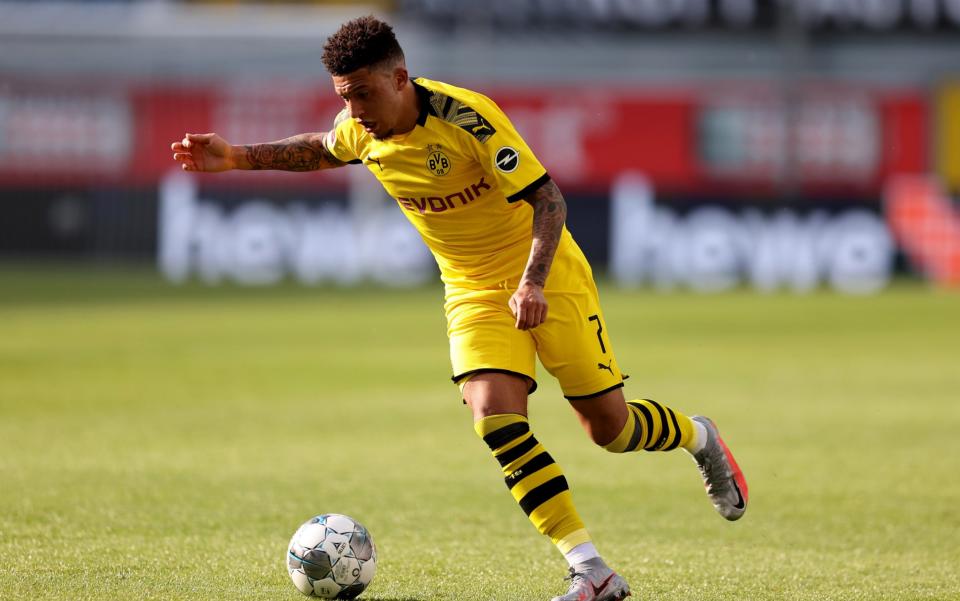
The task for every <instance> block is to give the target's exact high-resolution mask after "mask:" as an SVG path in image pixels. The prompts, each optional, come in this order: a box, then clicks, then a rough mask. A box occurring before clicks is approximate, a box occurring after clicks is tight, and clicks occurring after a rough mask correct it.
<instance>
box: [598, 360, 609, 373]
mask: <svg viewBox="0 0 960 601" xmlns="http://www.w3.org/2000/svg"><path fill="white" fill-rule="evenodd" d="M597 369H605V370H607V371H608V372H610V373H611V374H613V359H610V361H608V362H607V364H606V365H604V364H603V363H597Z"/></svg>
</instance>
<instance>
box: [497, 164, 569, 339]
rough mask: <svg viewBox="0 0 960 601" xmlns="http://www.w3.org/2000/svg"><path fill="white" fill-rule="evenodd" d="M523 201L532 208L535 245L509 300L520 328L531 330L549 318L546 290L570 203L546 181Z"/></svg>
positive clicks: (531, 248) (531, 247) (558, 190)
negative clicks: (544, 289) (544, 291)
mask: <svg viewBox="0 0 960 601" xmlns="http://www.w3.org/2000/svg"><path fill="white" fill-rule="evenodd" d="M523 200H524V201H525V202H527V203H529V204H530V206H532V207H533V244H532V245H531V246H530V258H529V259H528V260H527V267H526V268H525V269H524V270H523V277H522V278H520V285H519V286H518V287H517V291H516V292H514V293H513V296H511V297H510V309H511V310H512V311H513V314H514V315H516V316H517V328H518V329H521V330H529V329H531V328H535V327H537V326H538V325H540V324H541V323H543V322H544V321H545V320H546V319H547V299H546V297H545V296H544V294H543V288H544V286H546V284H547V276H548V275H549V274H550V265H551V264H553V256H554V255H555V254H556V252H557V246H558V245H559V244H560V236H561V234H562V233H563V224H564V222H565V221H566V219H567V203H566V202H565V201H564V200H563V195H562V194H561V193H560V188H558V187H557V184H555V183H554V182H553V180H547V182H546V183H544V184H543V185H542V186H540V187H538V188H537V189H536V190H535V191H534V192H533V193H531V194H530V195H529V196H527V197H526V198H524V199H523Z"/></svg>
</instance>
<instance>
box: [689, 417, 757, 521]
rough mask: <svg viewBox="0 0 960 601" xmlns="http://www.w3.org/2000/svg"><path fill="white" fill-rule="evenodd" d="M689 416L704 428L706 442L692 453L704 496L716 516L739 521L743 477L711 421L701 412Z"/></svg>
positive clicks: (742, 506)
mask: <svg viewBox="0 0 960 601" xmlns="http://www.w3.org/2000/svg"><path fill="white" fill-rule="evenodd" d="M690 419H692V420H693V421H695V422H697V423H699V424H702V425H703V427H704V428H706V429H707V443H706V445H705V446H704V447H703V449H701V450H700V452H699V453H693V460H694V461H696V462H697V468H698V469H699V470H700V475H701V476H702V477H703V485H704V486H705V487H706V489H707V496H708V497H710V501H711V502H712V503H713V506H714V507H715V508H716V510H717V512H719V513H720V515H722V516H723V517H725V518H727V519H728V520H730V521H734V520H739V519H740V518H741V517H742V516H743V512H745V511H746V510H747V480H746V479H745V478H744V477H743V472H742V471H740V467H739V466H738V465H737V462H736V460H735V459H734V458H733V453H731V452H730V449H729V448H727V445H726V444H724V442H723V439H722V438H720V432H718V431H717V427H716V426H715V425H714V424H713V422H712V421H710V419H708V418H706V417H703V416H702V415H695V416H693V417H691V418H690Z"/></svg>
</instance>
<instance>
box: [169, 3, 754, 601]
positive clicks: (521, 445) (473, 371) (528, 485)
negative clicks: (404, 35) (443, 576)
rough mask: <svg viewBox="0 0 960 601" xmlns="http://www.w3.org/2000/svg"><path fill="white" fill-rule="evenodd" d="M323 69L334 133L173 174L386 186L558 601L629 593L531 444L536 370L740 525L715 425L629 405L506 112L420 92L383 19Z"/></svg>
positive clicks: (576, 258) (626, 448)
mask: <svg viewBox="0 0 960 601" xmlns="http://www.w3.org/2000/svg"><path fill="white" fill-rule="evenodd" d="M323 63H324V65H325V66H326V68H327V70H328V71H329V72H330V73H331V75H332V77H333V86H334V89H335V90H336V93H337V94H338V95H339V96H340V97H341V98H342V99H343V101H344V103H345V105H346V106H345V108H344V109H343V110H342V111H341V112H340V114H339V115H338V116H337V117H336V119H335V121H334V124H333V129H332V130H330V131H328V132H325V133H306V134H300V135H297V136H293V137H291V138H286V139H284V140H279V141H276V142H270V143H266V144H251V145H246V146H233V145H230V144H229V143H227V142H226V141H225V140H224V139H223V138H221V137H220V136H218V135H216V134H213V133H205V134H191V133H188V134H186V135H185V137H184V138H183V140H182V141H180V142H176V143H174V144H173V145H172V148H173V152H174V155H173V156H174V159H175V160H177V161H179V162H180V163H181V165H182V167H183V169H185V170H187V171H225V170H228V169H283V170H289V171H310V170H315V169H331V168H334V167H342V166H344V165H347V164H351V163H355V164H363V165H364V166H365V167H366V168H367V169H369V170H370V172H371V173H372V174H373V175H374V177H376V178H377V179H378V180H380V182H381V183H382V184H383V186H384V188H386V190H387V192H388V193H389V194H390V196H392V197H393V198H395V199H396V201H397V204H398V205H399V209H400V210H401V211H403V213H404V215H406V216H407V218H408V219H409V220H410V222H411V223H412V224H413V225H414V227H416V228H417V230H418V231H419V232H420V235H421V236H422V237H423V240H424V242H425V243H426V244H427V246H428V247H429V248H430V250H431V251H432V253H433V255H434V257H435V258H436V261H437V264H438V265H439V267H440V272H441V278H442V280H443V282H444V284H445V305H444V309H445V311H446V317H447V334H448V336H449V339H450V359H451V362H452V365H453V381H454V383H456V384H457V385H459V387H460V389H461V393H462V396H463V399H464V400H465V401H466V403H467V404H468V405H469V406H470V408H471V410H472V412H473V419H474V429H475V430H476V433H477V434H478V435H479V436H480V437H481V438H482V439H483V441H484V442H485V443H486V444H487V445H488V446H489V447H490V450H491V451H492V452H493V456H494V458H495V459H496V460H497V462H498V463H499V464H500V467H501V468H502V470H503V475H504V476H505V481H506V484H507V487H508V488H509V489H510V492H511V494H512V495H513V497H514V499H516V501H517V502H518V503H519V505H520V507H521V508H522V509H523V511H524V512H526V514H527V516H529V518H530V521H531V522H533V525H534V526H535V527H536V528H537V530H539V531H540V532H541V533H543V534H545V535H547V536H549V537H550V539H551V540H552V541H553V543H554V544H555V545H556V546H557V548H558V549H559V550H560V551H561V552H562V553H563V554H564V556H565V557H566V559H567V561H568V563H569V565H570V569H569V571H570V576H569V579H570V585H569V590H568V591H567V593H566V594H565V595H562V596H560V597H556V598H554V600H553V601H611V600H615V599H616V600H619V599H623V598H624V597H626V596H628V595H629V594H630V589H629V586H628V585H627V583H626V582H625V581H624V579H623V578H621V577H620V576H619V575H618V574H616V573H615V572H614V571H613V570H612V569H610V567H608V566H607V564H606V563H605V562H604V561H603V559H601V557H600V555H599V553H598V552H597V549H596V547H595V546H594V544H593V541H592V539H591V537H590V534H589V533H588V532H587V529H586V527H585V526H584V524H583V521H582V520H581V519H580V516H579V515H578V514H577V510H576V508H575V507H574V504H573V498H572V496H571V493H570V490H569V487H568V485H567V481H566V479H565V478H564V476H563V472H562V470H561V469H560V466H559V465H557V463H556V462H555V461H554V460H553V458H552V457H551V456H550V454H549V453H547V451H546V450H545V449H544V447H543V445H542V444H541V443H540V442H538V441H537V439H536V438H535V437H534V435H533V433H532V432H531V430H530V425H529V423H528V421H527V396H528V395H529V394H530V393H532V392H533V391H534V390H535V389H536V387H537V384H536V379H535V370H534V361H535V357H536V356H539V357H540V360H541V362H542V363H543V365H544V367H546V368H547V370H548V371H549V372H550V373H551V374H552V375H553V376H554V377H556V378H557V379H558V380H559V382H560V386H561V387H562V389H563V394H564V395H565V396H566V398H567V399H568V400H569V402H570V405H571V406H572V407H573V410H574V411H575V412H576V414H577V416H578V417H579V419H580V422H581V424H582V425H583V427H584V429H585V430H586V431H587V433H588V435H589V436H590V438H591V439H592V440H593V442H594V443H596V444H597V445H600V446H602V447H603V448H604V449H606V450H608V451H610V452H613V453H627V452H632V451H640V450H646V451H671V450H673V449H676V448H683V449H685V450H686V451H687V452H689V453H690V454H691V455H692V456H693V459H694V460H695V461H696V464H697V466H698V467H699V469H700V472H701V475H702V478H703V481H704V484H705V486H706V489H707V494H708V496H709V498H710V500H711V501H712V503H713V505H714V507H715V508H716V509H717V511H719V512H720V514H721V515H722V516H723V517H725V518H726V519H728V520H736V519H738V518H740V517H741V516H742V515H743V512H744V510H745V509H746V504H747V484H746V481H745V480H744V477H743V474H742V473H741V471H740V469H739V468H738V467H737V464H736V462H735V461H734V459H733V456H732V455H731V453H730V451H729V449H728V448H727V446H726V445H725V444H724V442H723V440H722V439H721V438H720V435H719V434H718V432H717V429H716V427H715V426H714V425H713V423H712V422H711V421H710V420H709V419H707V418H705V417H688V416H686V415H684V414H683V413H680V412H679V411H677V410H675V409H672V408H670V407H667V406H665V405H662V404H660V403H657V402H654V401H651V400H634V401H626V400H625V399H624V396H623V391H622V387H623V375H622V374H621V373H620V368H619V366H618V365H617V360H616V358H615V357H614V354H613V347H612V345H611V343H610V338H609V332H608V328H607V324H606V322H605V321H604V318H603V312H602V311H601V310H600V304H599V299H598V294H597V288H596V285H595V284H594V281H593V274H592V272H591V269H590V265H589V264H588V263H587V261H586V259H585V258H584V256H583V253H582V252H581V251H580V248H579V247H578V246H577V244H576V243H575V242H574V240H573V238H572V237H571V235H570V232H569V231H567V229H566V227H565V225H564V221H565V218H566V205H565V203H564V200H563V196H562V195H561V194H560V190H559V189H558V188H557V185H556V184H555V183H554V182H553V180H552V179H551V178H550V176H549V175H548V174H547V171H546V169H544V167H543V166H542V165H541V164H540V163H539V161H538V160H537V158H536V156H535V155H534V154H533V152H532V151H531V150H530V148H529V147H528V146H527V144H526V143H525V142H524V141H523V139H522V138H521V137H520V135H519V134H518V133H517V131H516V130H515V129H514V127H513V125H512V124H511V123H510V121H509V120H508V119H507V116H506V115H505V114H504V113H503V112H502V111H501V110H500V108H499V107H498V106H497V105H496V104H494V103H493V102H492V101H491V100H490V99H489V98H487V97H485V96H483V95H481V94H478V93H476V92H472V91H470V90H466V89H463V88H459V87H455V86H452V85H448V84H445V83H441V82H438V81H432V80H429V79H424V78H417V79H411V78H410V77H409V75H408V74H407V69H406V64H405V61H404V55H403V51H402V50H401V48H400V46H399V44H398V43H397V40H396V38H395V36H394V34H393V30H392V28H391V27H390V26H389V25H388V24H386V23H384V22H382V21H380V20H378V19H376V18H374V17H369V16H368V17H362V18H359V19H356V20H353V21H350V22H348V23H345V24H344V25H343V26H341V27H340V29H339V30H338V31H337V32H336V33H334V34H333V35H332V36H331V37H330V38H329V39H328V40H327V42H326V44H325V46H324V51H323ZM558 127H562V124H559V125H558Z"/></svg>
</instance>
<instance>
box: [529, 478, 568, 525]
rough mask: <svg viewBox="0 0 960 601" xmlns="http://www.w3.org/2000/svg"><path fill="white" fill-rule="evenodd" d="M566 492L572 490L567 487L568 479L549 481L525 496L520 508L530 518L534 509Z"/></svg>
mask: <svg viewBox="0 0 960 601" xmlns="http://www.w3.org/2000/svg"><path fill="white" fill-rule="evenodd" d="M565 490H570V487H569V486H567V479H566V478H564V477H563V476H557V477H556V478H553V479H551V480H547V481H546V482H544V483H543V484H541V485H540V486H538V487H536V488H534V489H533V490H531V491H530V492H528V493H527V494H525V495H524V496H523V498H522V499H520V508H521V509H523V512H524V513H526V514H527V515H528V516H529V515H530V514H531V513H533V510H534V509H536V508H537V507H540V506H541V505H543V504H544V503H546V502H547V501H549V500H550V499H552V498H554V497H555V496H557V495H559V494H560V493H562V492H563V491H565Z"/></svg>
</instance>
